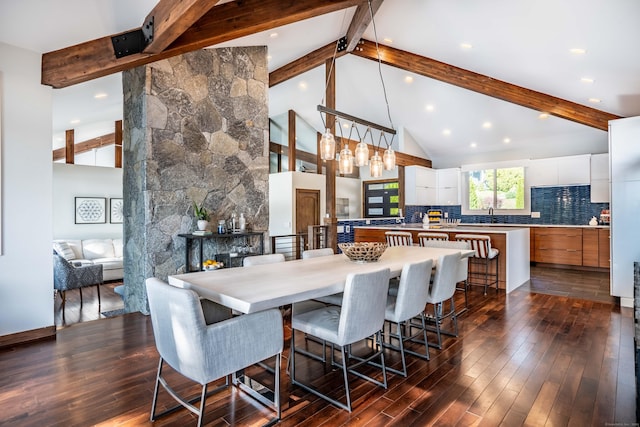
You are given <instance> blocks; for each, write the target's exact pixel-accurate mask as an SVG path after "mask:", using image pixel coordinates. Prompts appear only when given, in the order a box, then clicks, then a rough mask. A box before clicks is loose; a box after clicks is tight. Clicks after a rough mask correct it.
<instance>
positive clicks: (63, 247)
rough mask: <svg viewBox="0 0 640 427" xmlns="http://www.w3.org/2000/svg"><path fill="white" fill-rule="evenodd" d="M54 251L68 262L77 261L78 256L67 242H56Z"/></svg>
mask: <svg viewBox="0 0 640 427" xmlns="http://www.w3.org/2000/svg"><path fill="white" fill-rule="evenodd" d="M53 249H55V251H56V252H57V253H58V255H60V256H61V257H62V258H64V259H66V260H67V261H71V260H72V259H76V254H75V253H73V249H71V246H69V244H68V243H67V242H54V243H53Z"/></svg>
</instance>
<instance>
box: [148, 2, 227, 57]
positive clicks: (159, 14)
mask: <svg viewBox="0 0 640 427" xmlns="http://www.w3.org/2000/svg"><path fill="white" fill-rule="evenodd" d="M218 3H219V0H216V1H212V0H182V1H179V2H176V1H175V0H160V1H159V2H158V4H157V5H156V6H155V7H154V8H153V10H152V11H151V12H150V13H149V14H148V15H147V17H146V18H145V19H144V23H143V24H142V27H143V28H145V27H147V28H148V30H149V31H151V33H152V34H153V36H152V38H151V40H150V42H149V44H148V45H147V46H146V47H145V48H144V52H145V53H160V52H162V51H163V50H165V49H166V48H167V47H169V45H170V44H171V43H173V42H174V41H175V40H176V39H177V38H178V37H179V36H180V35H182V33H184V32H185V31H186V30H187V29H189V28H190V27H191V26H192V25H193V24H195V23H196V22H197V21H198V20H199V19H200V18H202V16H203V15H204V14H205V13H207V12H208V11H209V10H210V9H211V8H213V7H214V6H215V5H216V4H218Z"/></svg>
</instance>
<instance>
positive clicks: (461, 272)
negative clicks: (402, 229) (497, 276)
mask: <svg viewBox="0 0 640 427" xmlns="http://www.w3.org/2000/svg"><path fill="white" fill-rule="evenodd" d="M423 243H424V244H423ZM420 246H424V247H428V248H445V249H471V244H470V243H469V242H466V241H464V240H425V241H424V242H423V241H420ZM468 275H469V257H460V262H459V264H458V274H457V275H456V290H457V291H463V292H464V308H462V309H461V310H459V311H458V312H456V314H457V315H460V314H462V313H464V312H465V311H467V310H468V308H469V298H468V295H467V294H468V290H469V283H468V281H467V276H468Z"/></svg>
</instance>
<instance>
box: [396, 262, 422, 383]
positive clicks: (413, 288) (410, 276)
mask: <svg viewBox="0 0 640 427" xmlns="http://www.w3.org/2000/svg"><path fill="white" fill-rule="evenodd" d="M432 267H433V261H432V260H430V259H429V260H426V261H421V262H416V263H411V264H405V265H404V267H403V268H402V273H401V274H400V284H399V286H398V295H397V296H389V297H387V308H386V310H385V316H384V318H385V320H386V321H388V322H392V323H394V324H395V325H396V332H395V333H392V332H389V336H390V337H392V338H395V339H396V340H397V341H398V345H397V346H395V345H392V344H391V343H385V344H384V347H386V348H392V349H394V350H399V351H400V357H401V358H402V371H399V370H397V369H394V368H391V367H388V366H387V370H389V371H391V372H395V373H396V374H400V375H402V376H404V377H406V376H407V362H406V359H405V353H409V354H412V355H414V356H418V357H420V358H422V359H426V360H429V346H428V344H427V343H428V341H427V328H426V323H425V317H424V308H425V306H426V305H427V297H428V296H429V282H430V281H431V270H432ZM414 317H419V318H420V321H421V325H422V327H421V328H419V329H420V331H419V332H418V334H422V342H424V348H425V352H424V354H422V353H418V352H414V351H412V350H409V349H405V342H406V341H410V340H413V339H415V338H416V337H417V334H416V335H411V334H409V336H403V333H402V331H403V330H405V329H406V330H409V329H413V327H412V328H404V326H405V324H406V322H408V321H410V320H411V319H412V318H414ZM414 327H415V325H414Z"/></svg>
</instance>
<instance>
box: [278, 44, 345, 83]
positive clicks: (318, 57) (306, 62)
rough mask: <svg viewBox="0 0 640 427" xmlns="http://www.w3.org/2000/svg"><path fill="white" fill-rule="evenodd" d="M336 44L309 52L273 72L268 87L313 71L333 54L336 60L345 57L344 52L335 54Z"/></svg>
mask: <svg viewBox="0 0 640 427" xmlns="http://www.w3.org/2000/svg"><path fill="white" fill-rule="evenodd" d="M337 43H338V41H337V40H336V41H335V42H333V43H329V44H328V45H325V46H322V47H321V48H319V49H316V50H314V51H313V52H310V53H308V54H306V55H304V56H302V57H300V58H298V59H296V60H295V61H293V62H290V63H288V64H287V65H284V66H282V67H280V68H278V69H277V70H273V71H272V72H270V73H269V87H273V86H275V85H277V84H279V83H282V82H284V81H287V80H289V79H291V78H293V77H296V76H299V75H300V74H302V73H304V72H307V71H309V70H313V69H314V68H316V67H319V66H321V65H323V64H324V63H325V62H326V61H328V60H330V59H331V58H333V55H334V54H336V58H339V57H341V56H343V55H346V53H347V52H345V51H342V52H337V53H336V44H337Z"/></svg>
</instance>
